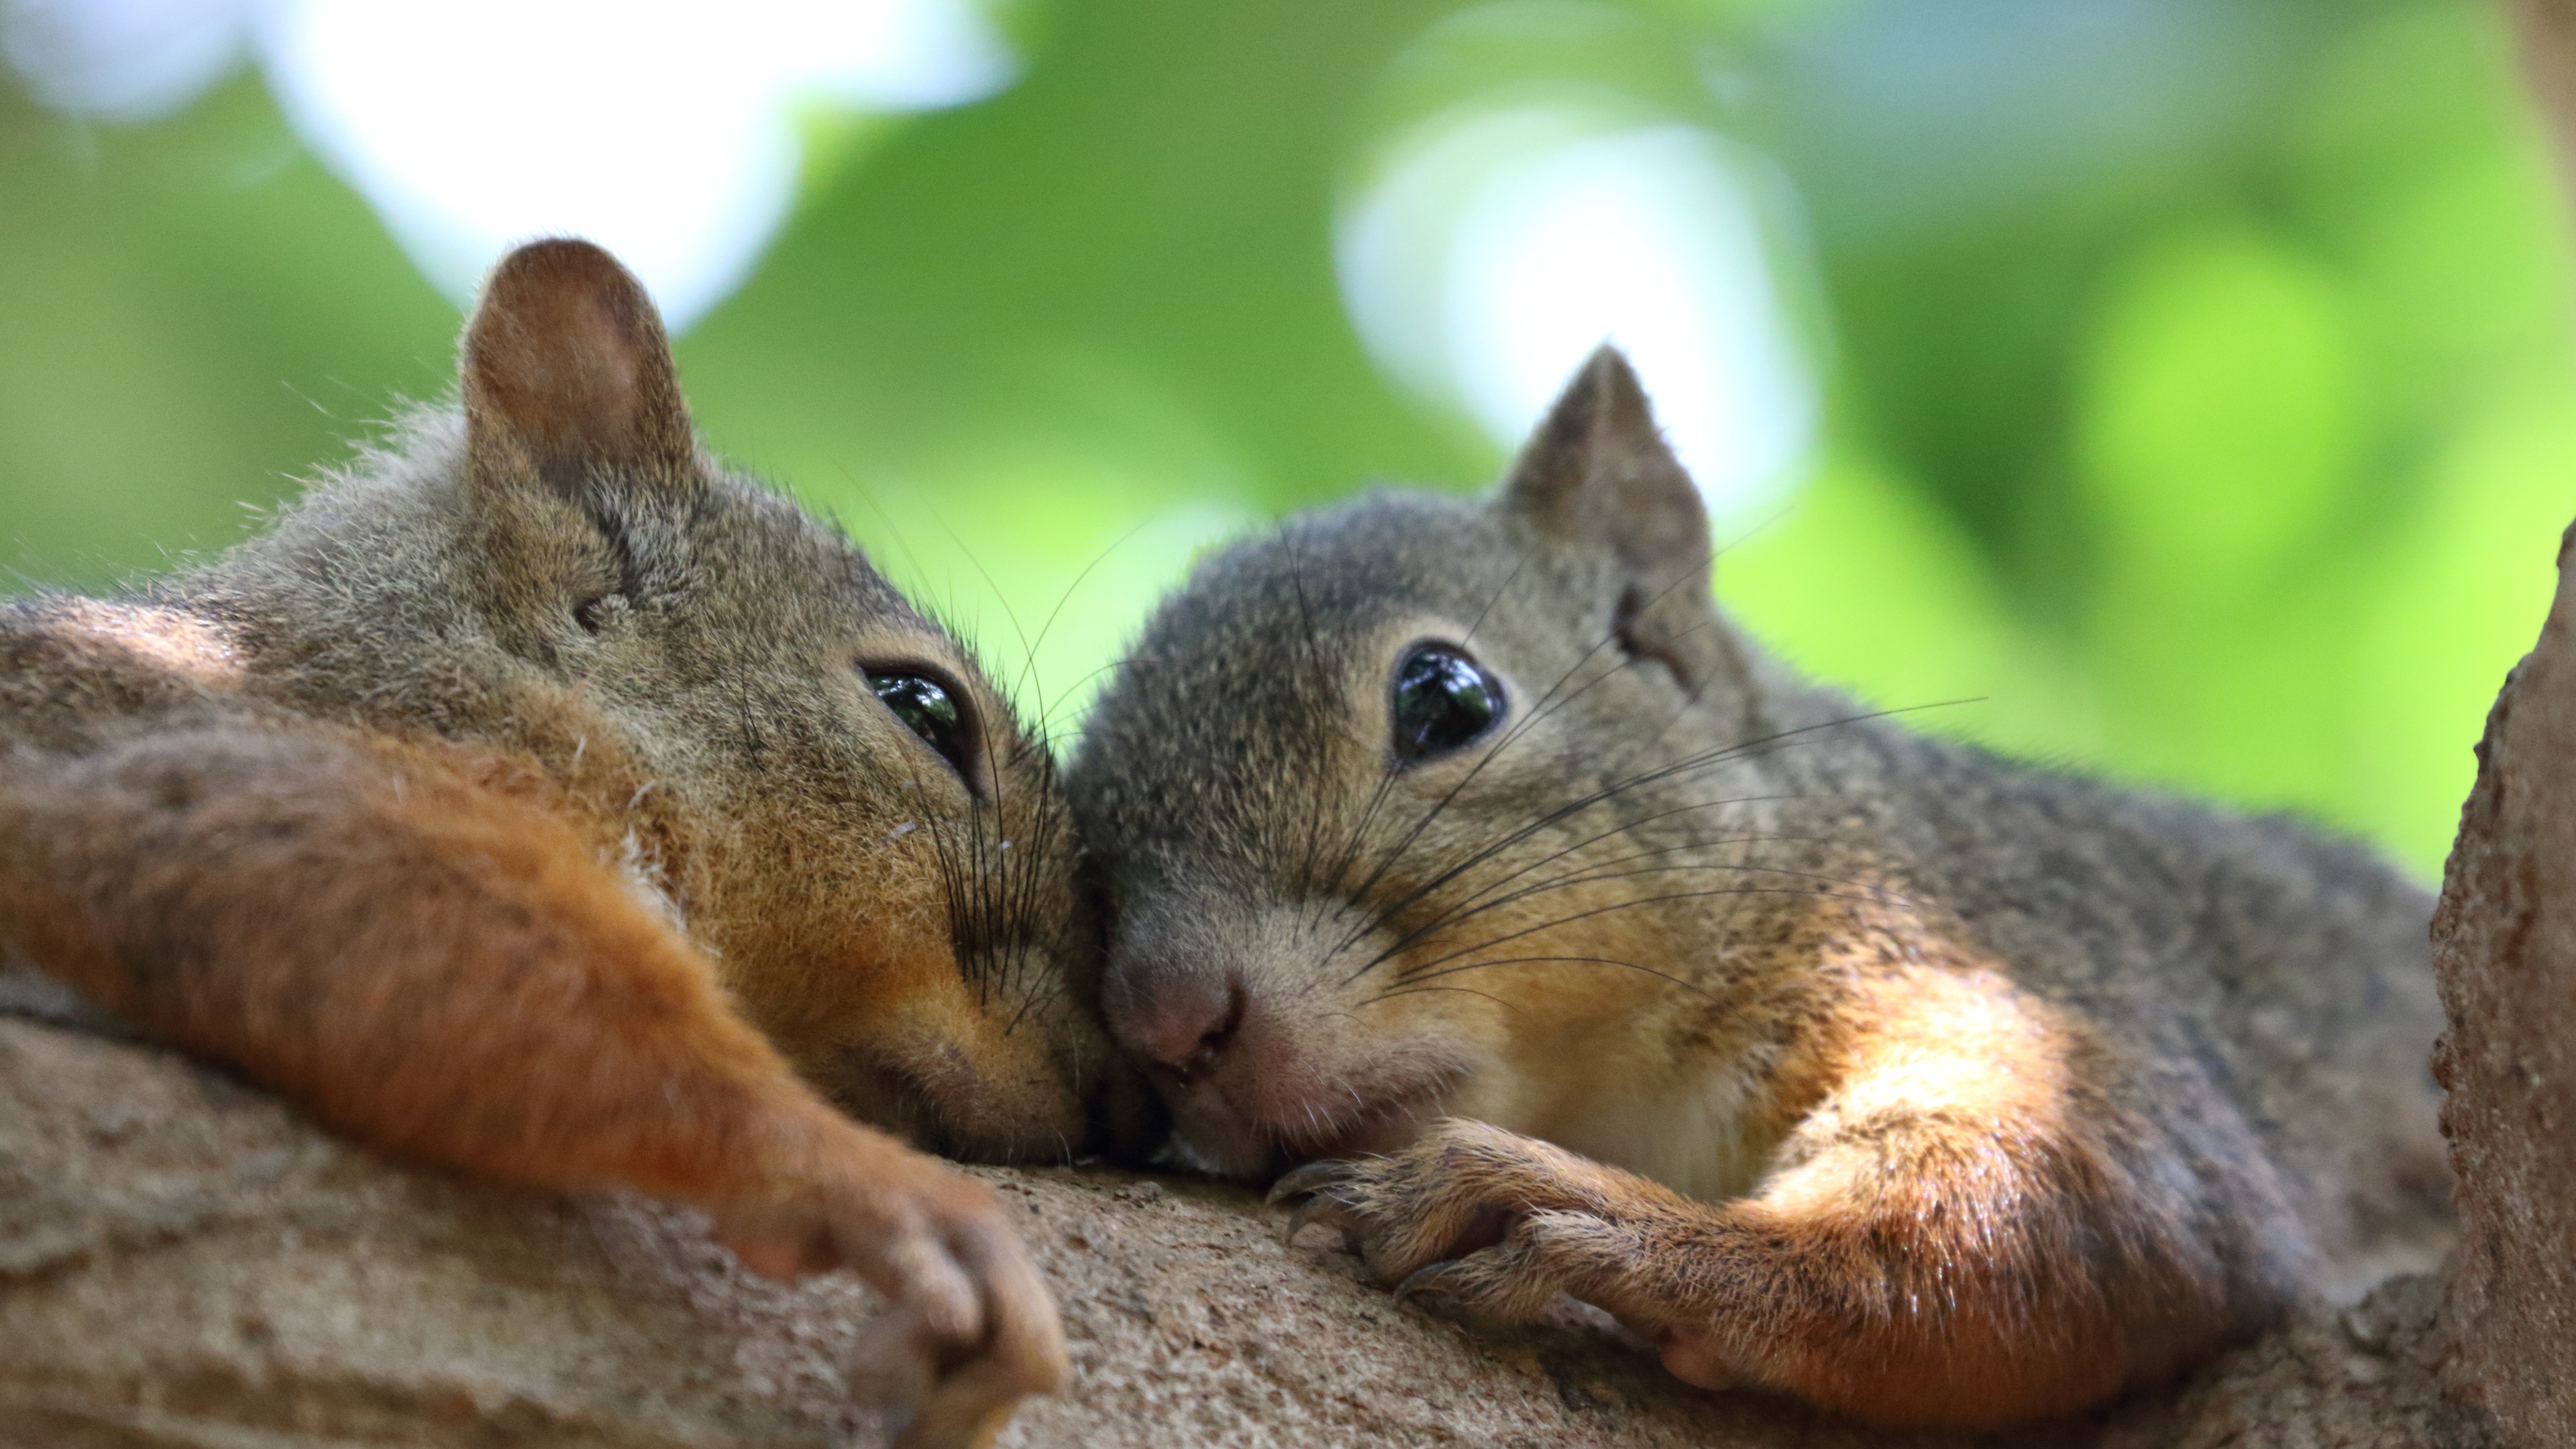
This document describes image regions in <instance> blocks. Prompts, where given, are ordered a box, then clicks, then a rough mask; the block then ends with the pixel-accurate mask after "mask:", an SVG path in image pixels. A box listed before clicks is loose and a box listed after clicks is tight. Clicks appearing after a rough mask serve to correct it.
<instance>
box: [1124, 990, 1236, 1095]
mask: <svg viewBox="0 0 2576 1449" xmlns="http://www.w3.org/2000/svg"><path fill="white" fill-rule="evenodd" d="M1139 997H1141V999H1139ZM1244 1004H1245V997H1244V990H1243V983H1242V982H1241V981H1238V980H1235V979H1234V978H1232V977H1231V976H1229V975H1221V974H1218V973H1215V972H1190V973H1187V974H1183V975H1177V976H1173V977H1168V978H1166V979H1164V980H1162V981H1160V982H1157V983H1155V985H1154V987H1153V989H1152V992H1151V994H1150V995H1143V994H1141V993H1139V994H1138V995H1137V996H1131V997H1130V998H1129V999H1128V1000H1127V1001H1125V1002H1122V1003H1119V1006H1120V1008H1121V1009H1119V1010H1117V1011H1116V1013H1115V1015H1114V1016H1113V1018H1112V1023H1111V1024H1112V1026H1113V1027H1114V1028H1115V1030H1116V1032H1117V1034H1118V1039H1119V1040H1120V1041H1121V1042H1123V1043H1125V1044H1126V1046H1127V1049H1128V1050H1129V1051H1132V1052H1134V1053H1136V1054H1137V1055H1138V1056H1140V1057H1143V1058H1144V1059H1145V1060H1146V1061H1147V1062H1149V1063H1151V1064H1152V1065H1154V1066H1156V1067H1159V1068H1161V1069H1162V1070H1163V1071H1165V1072H1167V1073H1170V1074H1171V1075H1173V1076H1175V1077H1177V1078H1179V1079H1180V1081H1179V1085H1182V1086H1188V1085H1189V1084H1190V1083H1192V1082H1194V1081H1197V1080H1199V1079H1200V1078H1202V1077H1205V1076H1206V1075H1207V1074H1208V1073H1210V1072H1213V1071H1215V1070H1216V1066H1217V1063H1218V1062H1219V1061H1221V1060H1222V1059H1223V1058H1224V1056H1225V1050H1226V1048H1227V1047H1228V1046H1229V1045H1231V1044H1232V1043H1233V1041H1234V1039H1235V1037H1236V1036H1237V1035H1238V1034H1239V1033H1240V1032H1241V1031H1242V1030H1243V1012H1244Z"/></svg>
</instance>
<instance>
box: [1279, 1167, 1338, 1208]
mask: <svg viewBox="0 0 2576 1449" xmlns="http://www.w3.org/2000/svg"><path fill="white" fill-rule="evenodd" d="M1350 1170H1351V1164H1349V1163H1347V1162H1344V1161H1341V1160H1339V1159H1337V1158H1335V1159H1326V1160H1325V1161H1322V1162H1309V1163H1307V1164H1306V1165H1305V1166H1303V1167H1300V1168H1295V1169H1292V1170H1290V1171H1289V1172H1288V1173H1286V1174H1285V1175H1283V1176H1282V1177H1281V1178H1280V1179H1279V1180H1278V1181H1277V1182H1274V1183H1272V1184H1270V1195H1269V1196H1268V1197H1266V1198H1264V1199H1262V1201H1264V1202H1266V1203H1270V1204H1272V1205H1273V1206H1276V1205H1277V1204H1279V1203H1283V1202H1286V1201H1287V1200H1288V1199H1290V1198H1292V1197H1304V1196H1306V1195H1307V1194H1309V1193H1314V1192H1319V1191H1321V1190H1323V1189H1324V1188H1326V1187H1329V1186H1331V1185H1332V1184H1333V1183H1335V1182H1337V1181H1339V1180H1340V1179H1341V1177H1342V1175H1343V1174H1345V1173H1347V1172H1349V1171H1350Z"/></svg>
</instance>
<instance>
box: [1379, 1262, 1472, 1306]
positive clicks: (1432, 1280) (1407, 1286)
mask: <svg viewBox="0 0 2576 1449" xmlns="http://www.w3.org/2000/svg"><path fill="white" fill-rule="evenodd" d="M1458 1263H1459V1260H1458V1259H1456V1258H1441V1259H1438V1260H1436V1261H1434V1262H1429V1263H1425V1264H1423V1265H1422V1266H1421V1267H1419V1268H1416V1269H1414V1270H1413V1271H1412V1272H1410V1273H1407V1274H1405V1275H1404V1281H1403V1282H1401V1283H1398V1284H1396V1285H1395V1289H1394V1295H1395V1301H1396V1302H1397V1303H1407V1302H1410V1301H1412V1300H1413V1299H1415V1298H1420V1297H1426V1296H1428V1297H1435V1298H1436V1297H1439V1296H1441V1295H1442V1294H1444V1293H1445V1292H1446V1291H1447V1289H1448V1287H1449V1284H1448V1283H1447V1282H1446V1281H1444V1280H1446V1279H1447V1278H1448V1277H1449V1276H1450V1274H1451V1273H1452V1272H1453V1271H1454V1270H1456V1268H1457V1267H1458Z"/></svg>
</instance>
